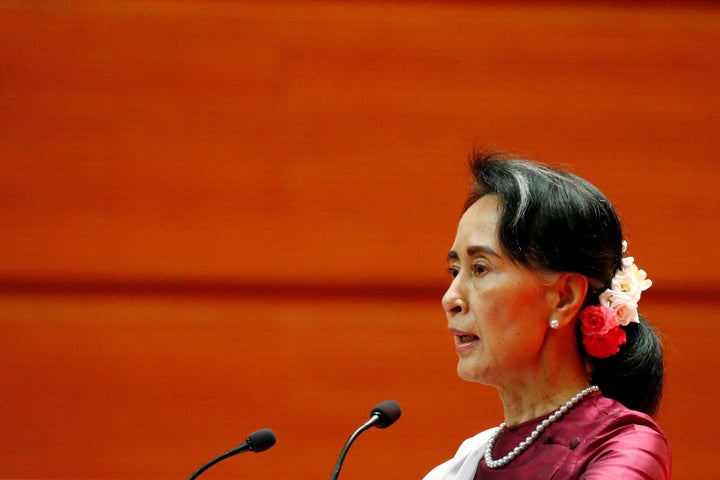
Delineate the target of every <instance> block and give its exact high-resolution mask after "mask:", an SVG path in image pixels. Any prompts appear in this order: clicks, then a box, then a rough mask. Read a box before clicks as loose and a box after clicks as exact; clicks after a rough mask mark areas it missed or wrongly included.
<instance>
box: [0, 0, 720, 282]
mask: <svg viewBox="0 0 720 480" xmlns="http://www.w3.org/2000/svg"><path fill="white" fill-rule="evenodd" d="M2 15H3V19H2V20H3V22H2V23H3V25H2V27H3V28H2V32H1V35H2V42H1V45H0V54H1V55H2V57H1V58H0V60H2V72H1V74H2V78H1V79H2V92H1V94H2V113H1V115H0V122H1V123H0V127H1V128H2V134H3V141H2V143H1V144H0V155H1V158H2V159H3V162H4V164H3V175H2V176H0V192H2V208H3V211H2V213H3V220H4V221H3V222H2V224H1V225H0V236H1V237H2V243H1V244H0V247H1V248H2V250H1V251H0V253H1V255H0V271H2V273H3V275H4V278H5V279H6V280H7V281H6V282H5V283H13V282H15V283H18V282H20V281H23V280H27V279H36V278H37V277H59V278H60V279H61V280H62V279H77V278H81V279H82V278H91V279H107V278H110V279H111V280H117V279H119V280H118V281H122V280H126V279H127V278H135V277H138V276H142V277H154V278H159V279H167V278H178V277H179V278H185V279H188V278H195V279H198V278H199V279H203V280H214V281H221V280H223V281H232V282H239V283H243V284H245V283H248V281H250V282H277V281H281V282H327V281H331V282H336V281H340V280H342V281H347V278H348V277H349V276H352V277H353V278H354V279H355V281H356V282H365V283H375V282H378V281H380V282H396V283H397V282H408V281H410V282H415V283H417V282H420V283H423V282H432V281H437V280H436V279H437V276H436V275H437V272H439V271H440V270H441V269H442V267H441V266H440V265H439V264H438V261H442V258H444V255H443V254H442V252H444V251H445V250H446V249H447V246H448V244H449V243H450V241H451V238H452V230H453V229H454V223H455V220H456V215H457V211H458V205H460V203H461V199H462V197H463V195H464V193H465V186H466V184H467V179H466V176H465V171H464V170H465V169H464V161H465V157H466V155H467V154H468V152H469V151H470V149H471V148H472V147H473V145H475V144H478V145H488V146H493V147H497V148H503V149H507V150H512V151H518V152H521V153H527V154H529V155H532V156H535V157H537V158H539V159H541V160H544V161H547V162H552V163H563V164H568V165H570V166H571V167H572V168H573V169H575V170H576V171H578V172H580V173H582V174H584V175H586V176H587V177H589V178H590V179H591V180H592V181H594V182H595V183H597V184H598V185H600V186H601V187H602V188H603V189H604V190H606V191H607V193H608V194H609V195H610V197H611V198H612V199H613V200H614V201H615V202H617V204H618V206H619V207H620V209H621V211H622V214H623V217H624V218H625V220H626V221H627V223H628V225H629V228H630V231H629V234H630V239H631V248H632V247H633V246H637V247H636V248H637V249H638V251H637V253H638V255H639V256H640V259H641V260H642V262H643V265H645V266H646V268H647V269H648V271H651V272H653V275H654V276H655V278H656V280H658V285H660V286H661V288H668V289H673V290H674V289H676V288H685V286H686V285H688V284H689V283H693V289H697V288H713V289H716V288H718V287H719V284H718V279H717V275H715V268H714V266H715V265H716V263H717V259H718V256H717V254H716V251H715V243H716V240H717V238H718V230H717V227H716V225H715V223H716V222H708V218H715V217H716V216H717V209H718V206H719V205H718V204H719V203H720V202H719V201H718V196H717V195H716V194H715V190H716V189H715V184H716V183H717V181H718V178H719V177H718V175H719V169H718V164H717V162H715V161H714V158H713V157H714V155H715V154H716V152H717V151H718V150H719V148H718V147H719V145H718V136H717V135H716V134H715V132H717V130H718V126H720V118H719V114H718V112H720V100H718V95H716V93H715V92H716V86H717V85H718V84H720V68H719V67H718V64H717V61H716V59H717V57H718V55H720V41H718V40H719V39H720V27H718V24H719V21H718V18H719V17H720V12H718V9H716V8H714V7H711V6H708V5H704V4H700V5H697V4H695V5H691V6H689V7H683V6H680V5H678V6H674V7H673V6H663V7H662V8H660V7H653V6H652V5H644V4H633V5H630V6H623V5H620V4H608V5H599V6H592V7H590V6H581V5H573V4H566V5H552V4H548V5H540V6H537V5H535V4H532V5H527V6H523V4H517V3H513V4H511V5H493V4H488V5H480V6H478V5H471V4H466V3H447V4H441V5H431V4H429V3H427V2H419V3H417V4H415V3H413V2H403V3H400V4H393V3H380V4H377V3H372V2H359V3H353V2H320V3H317V4H315V3H308V2H299V3H282V2H280V3H278V2H265V3H252V2H212V3H209V4H208V3H205V2H179V1H164V2H132V1H130V2H54V3H49V4H45V3H43V2H12V1H6V2H3V12H2ZM697 231H702V232H703V235H694V233H695V232H697ZM691 240H692V243H693V248H691V249H688V248H687V247H688V244H689V243H690V241H691ZM267 252H274V253H273V254H269V253H267ZM668 252H673V253H672V254H668ZM679 252H682V254H680V253H679ZM708 258H712V259H714V260H715V262H708V261H707V260H708ZM389 265H391V266H392V268H388V266H389ZM288 266H292V267H291V268H287V267H288ZM345 271H348V273H346V272H345ZM349 271H352V273H349ZM433 279H435V280H433ZM662 285H667V287H662Z"/></svg>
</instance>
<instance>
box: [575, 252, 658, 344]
mask: <svg viewBox="0 0 720 480" xmlns="http://www.w3.org/2000/svg"><path fill="white" fill-rule="evenodd" d="M626 249H627V242H625V241H624V240H623V253H625V250H626ZM650 285H652V282H651V281H650V280H649V279H648V278H647V274H646V273H645V271H644V270H640V269H639V268H638V267H637V265H635V259H634V258H633V257H625V258H623V259H622V267H621V268H620V270H617V271H616V272H615V276H613V278H612V280H611V281H610V288H608V289H607V290H605V291H604V292H603V293H601V294H600V298H599V300H600V305H591V306H589V307H586V308H585V309H583V311H582V312H580V329H581V331H582V334H583V339H582V342H583V345H584V346H585V350H586V351H587V353H588V354H589V355H591V356H593V357H596V358H607V357H609V356H611V355H614V354H616V353H617V352H618V351H620V345H623V344H624V343H625V342H626V341H627V337H626V335H625V331H624V330H623V329H622V328H620V327H621V326H622V327H625V326H627V325H628V324H630V322H634V323H640V316H639V315H638V302H639V301H640V295H641V293H642V292H643V291H645V290H647V289H648V288H650Z"/></svg>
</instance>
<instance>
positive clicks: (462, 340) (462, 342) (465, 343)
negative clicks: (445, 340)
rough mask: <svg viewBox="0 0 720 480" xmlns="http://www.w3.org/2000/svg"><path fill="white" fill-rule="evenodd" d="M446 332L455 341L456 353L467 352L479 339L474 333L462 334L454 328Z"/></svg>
mask: <svg viewBox="0 0 720 480" xmlns="http://www.w3.org/2000/svg"><path fill="white" fill-rule="evenodd" d="M448 331H449V332H450V335H452V336H453V337H454V339H455V350H456V351H458V352H461V351H465V350H469V349H470V348H472V347H474V346H475V344H476V343H477V342H478V341H479V340H480V337H478V336H477V335H475V334H474V333H470V332H464V331H462V330H456V329H454V328H449V329H448Z"/></svg>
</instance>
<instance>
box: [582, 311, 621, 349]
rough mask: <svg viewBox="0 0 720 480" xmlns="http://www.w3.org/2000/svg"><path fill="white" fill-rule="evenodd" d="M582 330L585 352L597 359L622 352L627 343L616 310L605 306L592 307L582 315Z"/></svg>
mask: <svg viewBox="0 0 720 480" xmlns="http://www.w3.org/2000/svg"><path fill="white" fill-rule="evenodd" d="M580 328H581V330H582V333H583V340H582V342H583V345H584V346H585V351H586V352H587V353H588V354H589V355H592V356H593V357H596V358H607V357H610V356H612V355H615V354H616V353H617V352H619V351H620V345H623V344H624V343H625V342H626V341H627V337H626V336H625V330H623V329H622V328H620V325H619V324H618V317H617V315H616V314H615V310H613V309H612V308H610V307H606V306H605V305H591V306H589V307H586V308H585V309H584V310H583V311H582V312H581V313H580Z"/></svg>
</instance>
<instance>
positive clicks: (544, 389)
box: [498, 358, 590, 425]
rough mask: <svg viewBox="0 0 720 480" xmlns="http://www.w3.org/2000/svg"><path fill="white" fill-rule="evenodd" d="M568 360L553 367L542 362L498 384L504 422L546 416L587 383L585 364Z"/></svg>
mask: <svg viewBox="0 0 720 480" xmlns="http://www.w3.org/2000/svg"><path fill="white" fill-rule="evenodd" d="M567 360H568V359H565V362H556V363H554V364H555V365H557V367H556V368H552V369H550V368H547V364H545V365H546V366H545V367H544V368H541V369H540V370H539V371H536V372H532V374H531V375H526V376H525V377H524V378H518V377H515V379H514V380H513V381H512V382H510V383H509V384H507V385H502V386H498V391H499V394H500V399H501V400H502V403H503V411H504V417H505V423H506V424H507V425H517V424H519V423H522V422H526V421H528V420H533V419H535V418H538V417H541V416H543V415H546V414H548V413H550V412H552V411H553V410H555V409H556V408H558V407H559V406H560V405H562V404H563V403H565V402H567V401H568V400H569V399H570V398H572V397H573V396H574V395H576V394H577V393H578V392H580V391H581V390H583V389H585V388H587V387H588V386H589V385H590V383H589V381H588V377H587V373H586V371H585V365H584V363H583V362H582V361H581V360H580V359H579V358H578V361H576V362H572V361H571V362H568V361H567ZM541 364H542V363H541Z"/></svg>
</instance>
